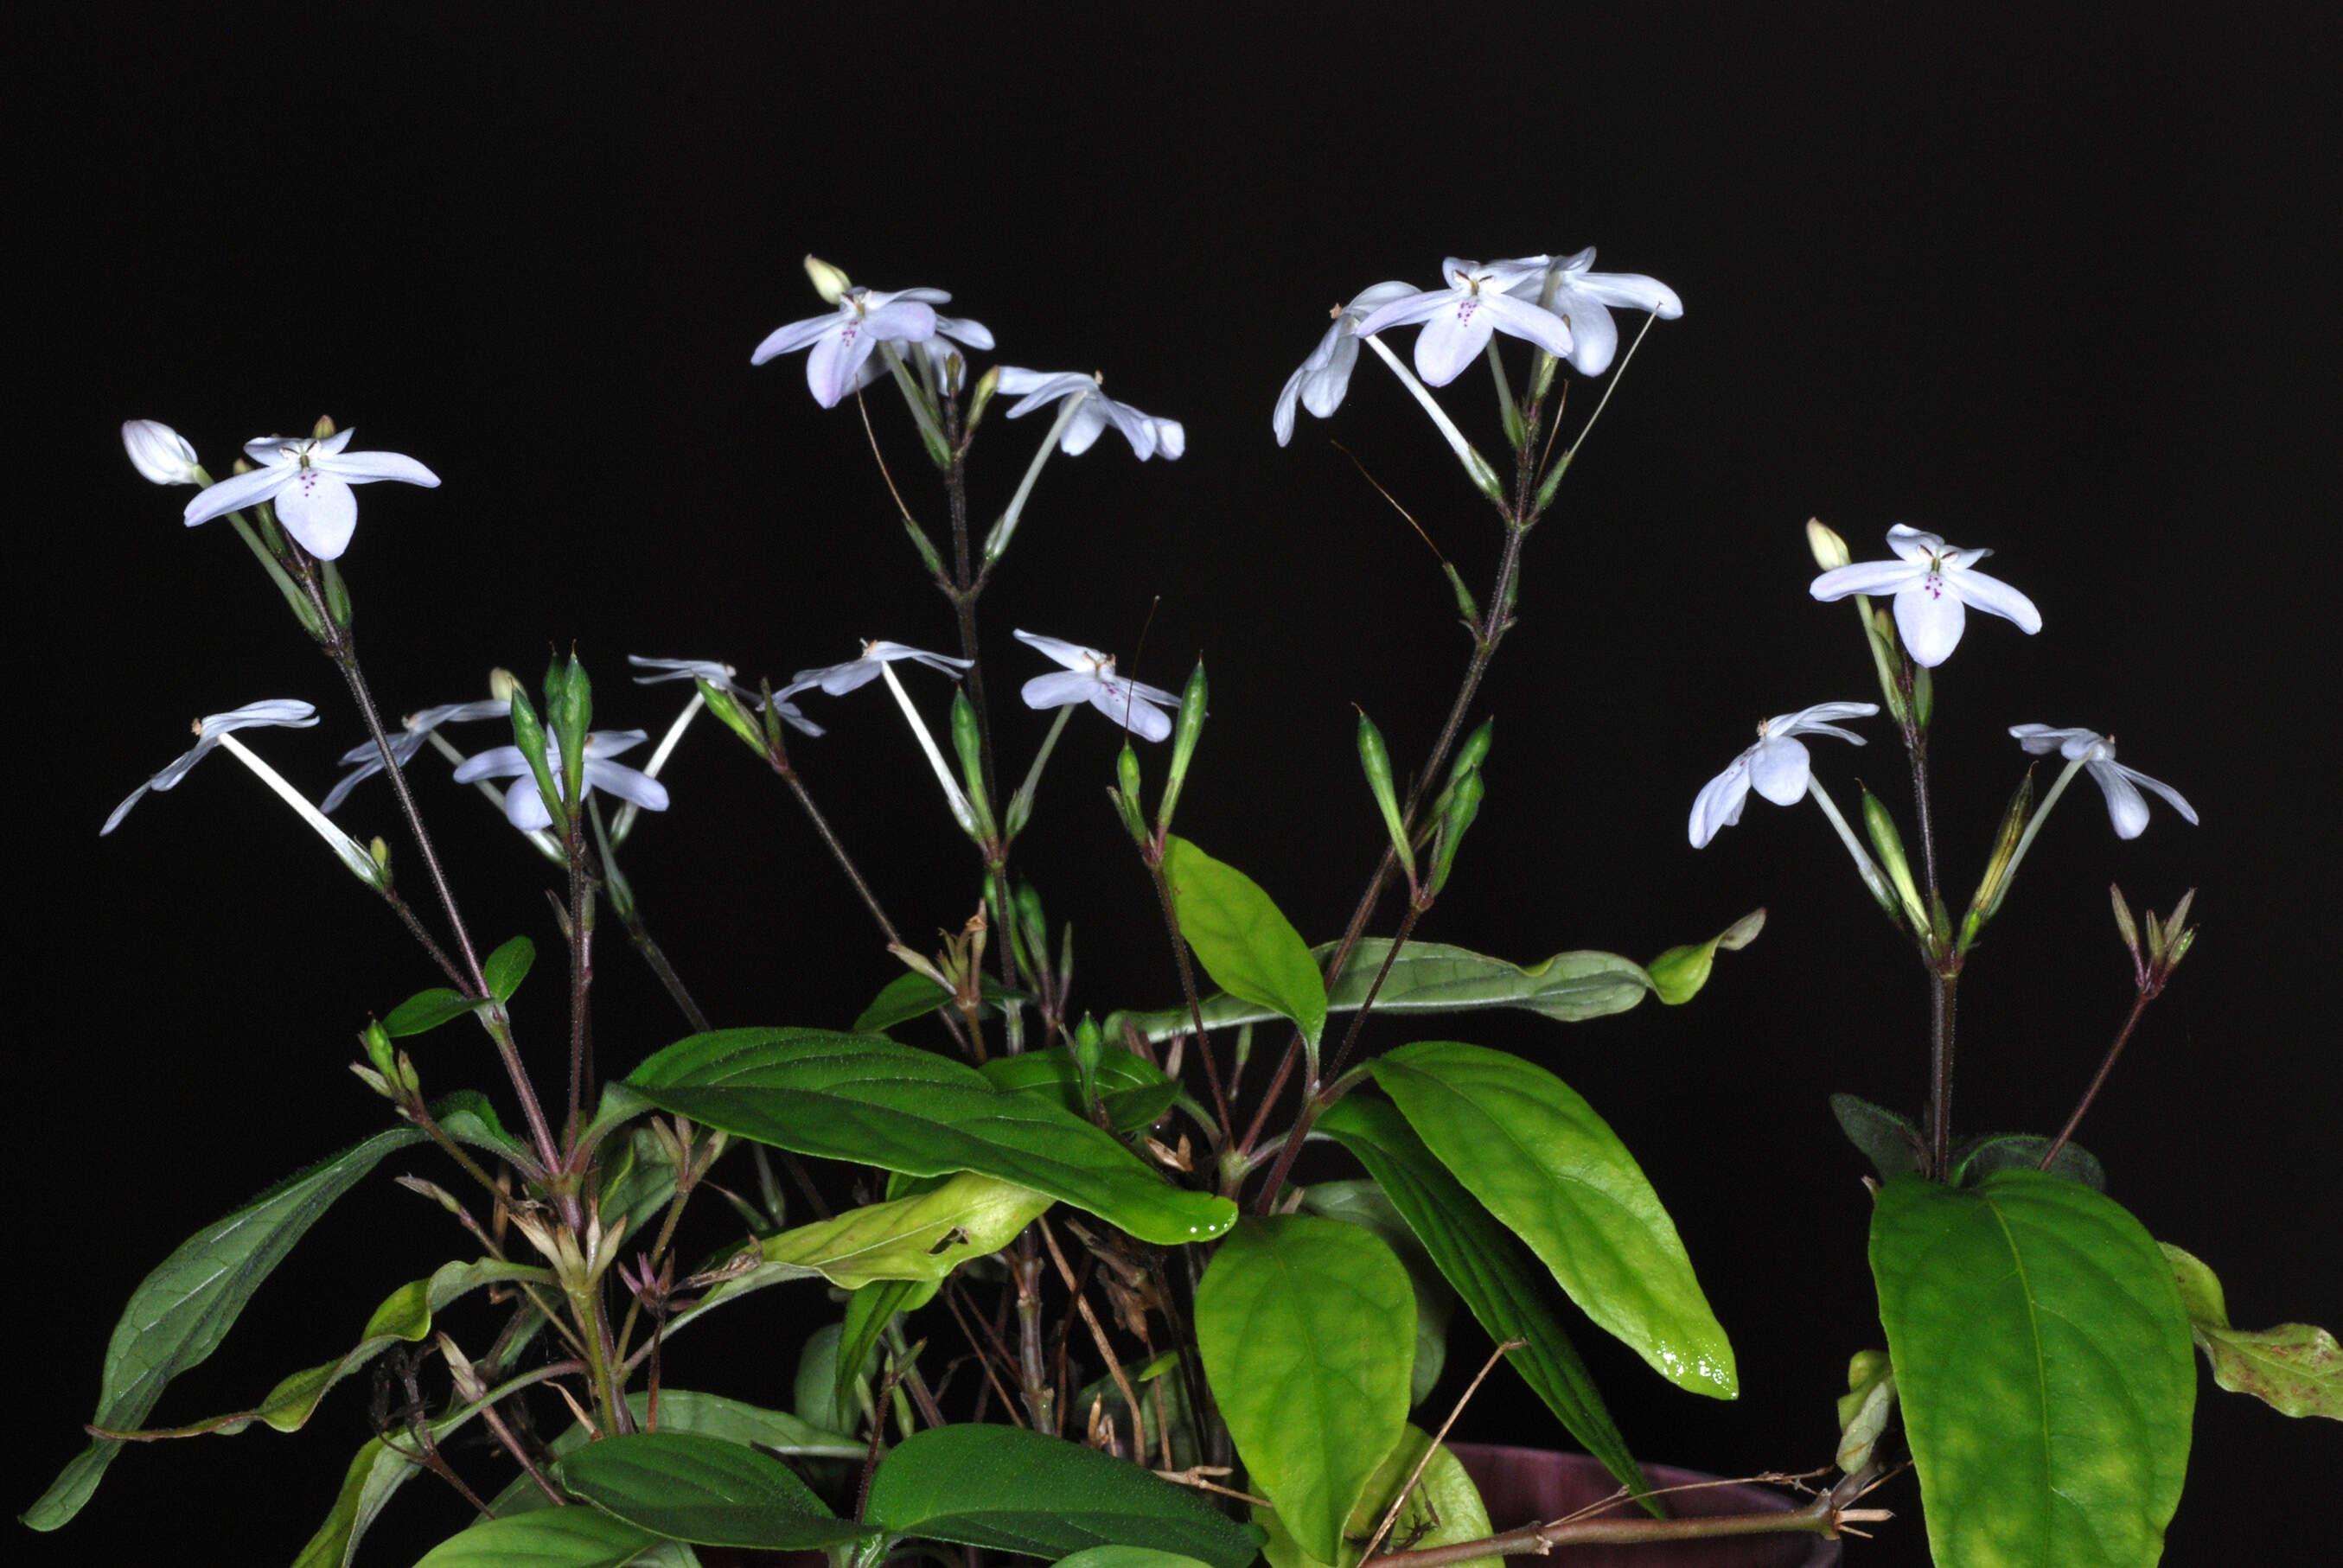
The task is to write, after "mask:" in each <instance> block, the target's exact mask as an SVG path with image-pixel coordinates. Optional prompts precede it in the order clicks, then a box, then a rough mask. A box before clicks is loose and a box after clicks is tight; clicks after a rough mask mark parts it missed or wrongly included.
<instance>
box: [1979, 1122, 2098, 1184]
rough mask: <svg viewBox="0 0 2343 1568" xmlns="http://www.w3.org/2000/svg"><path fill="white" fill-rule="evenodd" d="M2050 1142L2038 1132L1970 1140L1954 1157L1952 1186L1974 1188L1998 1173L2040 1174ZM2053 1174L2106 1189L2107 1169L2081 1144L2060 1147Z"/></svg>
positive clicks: (2051, 1164) (2054, 1162)
mask: <svg viewBox="0 0 2343 1568" xmlns="http://www.w3.org/2000/svg"><path fill="white" fill-rule="evenodd" d="M2049 1148H2050V1140H2048V1139H2047V1138H2045V1137H2043V1136H2042V1135H2041V1134H2040V1133H2037V1132H1996V1133H1994V1134H1993V1135H1992V1136H1990V1137H1986V1138H1976V1139H1972V1140H1970V1141H1968V1142H1967V1143H1966V1144H1964V1145H1962V1146H1961V1148H1960V1149H1958V1150H1957V1151H1955V1153H1954V1155H1953V1185H1954V1186H1956V1187H1974V1186H1976V1184H1977V1183H1978V1182H1980V1181H1984V1180H1985V1179H1986V1177H1988V1176H1990V1175H1992V1174H1993V1173H1994V1172H1995V1171H2038V1170H2040V1169H2041V1168H2042V1156H2043V1155H2044V1154H2045V1153H2047V1152H2048V1151H2049ZM2050 1174H2051V1175H2053V1176H2056V1177H2060V1178H2062V1179H2064V1180H2066V1181H2079V1182H2081V1183H2082V1184H2083V1185H2084V1186H2086V1187H2088V1188H2089V1189H2090V1190H2091V1191H2094V1192H2104V1191H2107V1167H2105V1166H2104V1165H2101V1164H2100V1163H2099V1161H2098V1156H2097V1155H2095V1154H2093V1153H2092V1152H2091V1151H2089V1150H2087V1149H2086V1148H2084V1147H2083V1146H2082V1145H2081V1144H2079V1143H2064V1144H2061V1145H2059V1148H2058V1154H2057V1158H2056V1159H2054V1160H2053V1161H2050Z"/></svg>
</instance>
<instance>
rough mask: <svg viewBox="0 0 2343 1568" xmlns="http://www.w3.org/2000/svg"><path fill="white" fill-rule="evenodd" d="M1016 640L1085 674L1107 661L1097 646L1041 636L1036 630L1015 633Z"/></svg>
mask: <svg viewBox="0 0 2343 1568" xmlns="http://www.w3.org/2000/svg"><path fill="white" fill-rule="evenodd" d="M1017 640H1018V641H1020V642H1021V643H1023V644H1024V645H1025V646H1026V647H1028V648H1032V649H1034V650H1035V651H1036V652H1039V653H1041V654H1042V655H1044V656H1046V657H1048V658H1054V659H1056V660H1057V661H1058V662H1059V663H1060V664H1062V665H1064V666H1065V667H1066V668H1068V669H1079V670H1081V671H1082V672H1084V673H1085V674H1091V673H1095V672H1096V670H1097V669H1098V668H1099V666H1101V665H1102V664H1105V663H1107V662H1109V658H1108V656H1107V655H1106V654H1103V653H1101V652H1100V651H1099V650H1098V649H1097V648H1084V647H1083V646H1082V645H1081V643H1078V642H1067V641H1065V640H1063V639H1062V638H1054V637H1043V636H1042V635H1041V633H1040V632H1038V631H1021V632H1019V633H1018V634H1017Z"/></svg>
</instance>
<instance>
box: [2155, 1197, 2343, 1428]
mask: <svg viewBox="0 0 2343 1568" xmlns="http://www.w3.org/2000/svg"><path fill="white" fill-rule="evenodd" d="M2162 1246H2163V1249H2164V1256H2165V1258H2166V1260H2167V1261H2168V1262H2170V1263H2171V1265H2172V1273H2173V1278H2174V1279H2175V1280H2176V1281H2177V1282H2178V1283H2179V1285H2180V1301H2181V1304H2182V1305H2183V1306H2184V1307H2185V1308H2186V1309H2187V1313H2188V1329H2189V1332H2190V1333H2191V1334H2192V1335H2193V1336H2194V1337H2195V1339H2196V1341H2197V1349H2198V1350H2200V1351H2203V1352H2205V1360H2206V1362H2207V1364H2208V1365H2209V1366H2211V1367H2212V1369H2213V1381H2214V1382H2217V1383H2218V1384H2220V1385H2221V1387H2223V1388H2225V1389H2227V1390H2228V1391H2229V1392H2231V1393H2249V1394H2251V1395H2253V1396H2254V1397H2255V1398H2256V1399H2258V1400H2260V1401H2261V1402H2263V1403H2264V1404H2267V1405H2268V1406H2269V1407H2270V1408H2271V1409H2273V1410H2275V1411H2277V1412H2279V1413H2280V1414H2282V1415H2295V1416H2302V1415H2323V1416H2327V1417H2328V1418H2329V1419H2331V1420H2337V1421H2343V1346H2338V1344H2337V1343H2336V1342H2335V1336H2334V1335H2333V1334H2330V1333H2328V1332H2327V1331H2326V1330H2325V1329H2321V1328H2315V1327H2313V1326H2312V1325H2310V1324H2308V1323H2280V1324H2279V1325H2278V1327H2276V1328H2274V1329H2233V1328H2231V1327H2230V1326H2229V1310H2228V1306H2227V1303H2226V1302H2224V1301H2223V1300H2222V1299H2221V1282H2220V1281H2219V1280H2218V1279H2217V1278H2215V1277H2214V1274H2213V1271H2212V1270H2211V1269H2208V1268H2207V1267H2206V1266H2205V1265H2204V1263H2202V1262H2201V1261H2198V1260H2197V1259H2196V1258H2194V1257H2191V1256H2190V1255H2189V1254H2188V1253H2187V1252H2184V1251H2181V1250H2180V1249H2179V1248H2177V1247H2176V1246H2174V1245H2173V1244H2172V1243H2171V1242H2169V1241H2166V1242H2164V1243H2162Z"/></svg>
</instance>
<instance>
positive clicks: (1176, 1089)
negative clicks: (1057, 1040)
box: [978, 1045, 1181, 1133]
mask: <svg viewBox="0 0 2343 1568" xmlns="http://www.w3.org/2000/svg"><path fill="white" fill-rule="evenodd" d="M978 1070H979V1071H980V1072H982V1073H983V1074H984V1076H985V1077H986V1078H987V1079H988V1080H990V1081H991V1083H992V1086H993V1087H994V1088H995V1089H1011V1090H1017V1091H1021V1092H1024V1093H1028V1094H1046V1095H1049V1096H1051V1097H1052V1098H1053V1099H1054V1100H1055V1101H1056V1102H1057V1103H1058V1104H1060V1105H1062V1106H1064V1107H1065V1108H1066V1110H1067V1111H1071V1113H1072V1114H1074V1115H1076V1116H1082V1117H1083V1119H1084V1120H1085V1121H1087V1120H1088V1117H1087V1116H1085V1115H1084V1112H1083V1110H1082V1087H1081V1069H1080V1068H1078V1067H1077V1066H1075V1064H1074V1058H1073V1053H1072V1052H1071V1051H1070V1050H1067V1049H1066V1048H1065V1047H1064V1046H1062V1045H1053V1046H1051V1047H1050V1049H1049V1050H1027V1051H1021V1052H1019V1053H1018V1054H1017V1055H1015V1056H996V1057H994V1058H993V1059H992V1060H990V1061H988V1062H986V1063H985V1064H984V1065H983V1066H982V1067H981V1068H980V1069H978ZM1098 1088H1099V1101H1100V1103H1101V1105H1103V1106H1104V1107H1105V1108H1106V1113H1107V1119H1108V1120H1109V1121H1111V1122H1112V1123H1113V1124H1114V1130H1115V1131H1117V1132H1124V1133H1130V1132H1136V1131H1140V1130H1141V1128H1145V1127H1152V1126H1153V1125H1155V1123H1156V1122H1157V1121H1160V1120H1161V1118H1162V1115H1163V1113H1164V1112H1165V1111H1168V1110H1170V1109H1171V1108H1172V1104H1173V1103H1174V1102H1175V1101H1178V1100H1179V1098H1180V1094H1181V1089H1180V1085H1179V1084H1178V1083H1176V1082H1174V1081H1172V1080H1171V1079H1168V1078H1166V1077H1164V1076H1163V1070H1162V1069H1161V1068H1160V1067H1157V1066H1156V1065H1155V1064H1154V1063H1153V1062H1151V1061H1148V1060H1145V1059H1144V1058H1141V1057H1137V1056H1133V1055H1132V1054H1131V1052H1130V1051H1127V1050H1123V1049H1122V1047H1121V1046H1119V1045H1110V1046H1106V1047H1104V1048H1102V1049H1101V1050H1100V1052H1099V1064H1098Z"/></svg>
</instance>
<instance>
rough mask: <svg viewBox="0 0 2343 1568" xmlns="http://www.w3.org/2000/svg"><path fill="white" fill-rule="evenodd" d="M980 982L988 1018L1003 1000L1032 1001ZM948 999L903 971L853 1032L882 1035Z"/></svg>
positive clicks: (866, 1010)
mask: <svg viewBox="0 0 2343 1568" xmlns="http://www.w3.org/2000/svg"><path fill="white" fill-rule="evenodd" d="M979 983H980V986H981V988H982V992H983V996H984V1000H985V1001H986V1002H987V1003H988V1004H990V1005H988V1006H987V1007H986V1009H985V1013H986V1014H987V1015H989V1014H990V1013H992V1012H994V1011H997V1010H999V1009H1000V1006H1001V1002H1002V1001H1003V1000H1010V1001H1021V1002H1022V1001H1031V1000H1033V998H1032V996H1031V993H1029V992H1026V991H1021V990H1004V989H1003V988H1002V987H1001V985H1000V983H999V982H998V981H995V980H991V979H990V978H988V979H985V980H981V981H980V982H979ZM950 1000H951V993H950V991H948V990H944V989H943V987H941V986H940V985H938V984H936V982H935V981H933V980H930V979H929V978H928V977H927V976H925V975H923V974H920V972H918V971H917V970H904V971H903V972H902V973H901V974H899V975H897V976H896V977H895V978H894V979H893V980H889V981H888V982H887V983H886V985H884V986H883V987H881V988H880V991H879V994H878V995H877V996H875V997H873V998H871V999H870V1006H869V1007H866V1008H864V1009H863V1010H862V1016H861V1017H860V1018H858V1019H856V1020H854V1032H855V1033H856V1034H884V1033H885V1032H886V1031H887V1030H890V1029H893V1028H894V1027H896V1026H897V1025H898V1024H905V1023H909V1022H910V1021H911V1020H913V1019H915V1018H925V1017H927V1016H928V1014H930V1013H931V1012H934V1011H936V1010H939V1009H940V1008H941V1007H942V1006H943V1005H944V1003H946V1002H947V1001H950Z"/></svg>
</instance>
